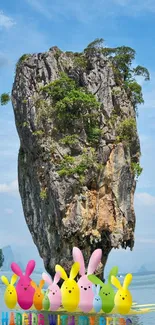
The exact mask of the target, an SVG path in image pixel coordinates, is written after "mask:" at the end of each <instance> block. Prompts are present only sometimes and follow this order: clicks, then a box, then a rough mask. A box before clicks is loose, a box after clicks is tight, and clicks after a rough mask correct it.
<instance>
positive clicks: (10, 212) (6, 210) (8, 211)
mask: <svg viewBox="0 0 155 325" xmlns="http://www.w3.org/2000/svg"><path fill="white" fill-rule="evenodd" d="M4 212H5V213H7V214H9V215H11V214H13V210H12V209H10V208H6V209H5V210H4Z"/></svg>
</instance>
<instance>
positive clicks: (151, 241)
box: [135, 238, 155, 244]
mask: <svg viewBox="0 0 155 325" xmlns="http://www.w3.org/2000/svg"><path fill="white" fill-rule="evenodd" d="M135 242H136V243H144V244H155V239H153V238H137V239H135Z"/></svg>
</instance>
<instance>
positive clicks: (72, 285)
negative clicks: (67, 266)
mask: <svg viewBox="0 0 155 325" xmlns="http://www.w3.org/2000/svg"><path fill="white" fill-rule="evenodd" d="M79 270H80V264H79V263H78V262H76V263H74V264H73V265H72V268H71V271H70V275H69V278H68V276H67V274H66V272H65V270H64V269H63V268H62V267H61V266H60V265H56V266H55V271H56V272H60V274H61V278H62V279H63V280H64V282H63V284H62V287H61V294H62V305H63V307H64V309H65V310H66V311H68V312H72V311H75V310H76V309H77V307H78V304H79V300H80V290H79V287H78V284H77V283H76V281H75V280H74V279H75V277H76V276H77V274H78V272H79Z"/></svg>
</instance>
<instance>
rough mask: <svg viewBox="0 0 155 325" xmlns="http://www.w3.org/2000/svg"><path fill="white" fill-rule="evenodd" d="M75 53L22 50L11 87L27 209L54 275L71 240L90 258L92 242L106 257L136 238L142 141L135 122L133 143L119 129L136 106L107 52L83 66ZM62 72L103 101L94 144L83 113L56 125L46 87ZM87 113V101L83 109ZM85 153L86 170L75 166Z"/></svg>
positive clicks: (67, 258)
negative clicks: (24, 53) (137, 177)
mask: <svg viewBox="0 0 155 325" xmlns="http://www.w3.org/2000/svg"><path fill="white" fill-rule="evenodd" d="M77 58H78V59H81V58H82V57H81V56H80V57H78V56H75V55H74V54H73V53H65V52H62V51H60V50H59V49H58V48H57V47H53V48H51V49H50V50H49V51H48V52H46V53H39V54H34V55H29V56H25V57H24V58H23V60H21V61H20V62H19V64H18V65H17V70H16V76H15V81H14V85H13V91H12V102H13V108H14V113H15V121H16V127H17V131H18V134H19V138H20V150H19V157H18V177H19V190H20V195H21V199H22V205H23V211H24V216H25V220H26V223H27V225H28V228H29V230H30V232H31V235H32V238H33V241H34V243H35V244H36V246H37V248H38V251H39V254H40V256H41V257H42V258H43V261H44V265H45V268H46V270H47V271H48V272H49V273H50V274H51V275H52V274H53V272H54V266H55V264H57V263H59V264H61V265H62V266H64V267H65V268H66V269H67V268H68V267H69V266H70V263H72V247H73V246H78V247H79V248H81V249H82V250H83V253H84V255H85V259H86V260H87V259H88V258H89V256H90V254H91V252H92V251H93V250H94V249H95V248H102V250H103V260H102V263H103V264H105V262H106V260H107V257H108V254H109V252H110V251H111V249H112V248H119V247H124V248H126V247H130V248H132V247H133V245H134V228H135V213H134V206H133V199H134V191H135V186H136V181H135V175H134V171H133V169H132V168H131V165H132V162H134V163H135V164H136V163H138V161H139V156H140V145H139V138H138V135H137V129H136V126H135V132H134V134H133V135H132V139H130V143H128V144H127V141H126V142H125V141H123V139H122V138H121V137H119V132H118V130H119V129H120V126H121V125H122V124H121V123H126V122H125V121H132V122H133V121H135V120H136V114H135V109H134V107H133V105H132V103H131V100H130V99H129V96H128V95H127V93H126V91H125V90H124V88H123V87H122V86H121V84H118V83H117V80H116V78H115V74H114V71H113V68H112V66H111V64H110V62H109V60H108V59H107V58H106V57H105V56H104V55H103V54H102V53H98V54H94V55H90V56H89V55H88V56H87V58H84V60H86V59H87V64H86V66H84V65H83V66H82V65H80V62H81V61H79V64H77V63H78V60H77ZM84 60H83V62H85V61H84ZM60 72H64V73H65V74H66V75H67V76H68V77H69V78H71V79H72V80H75V81H76V84H77V85H78V87H81V88H79V89H81V91H82V89H87V90H88V92H90V93H92V94H94V96H95V97H96V100H97V101H98V102H99V103H100V108H99V109H98V112H99V114H98V115H96V119H97V120H98V123H99V128H100V132H99V134H98V138H97V140H96V141H95V144H92V143H91V141H89V140H88V137H87V132H86V130H85V126H84V123H83V119H82V117H80V118H79V120H78V119H76V120H75V123H73V125H71V128H72V130H70V129H69V127H68V128H67V131H64V129H63V128H61V127H58V125H57V121H56V118H55V116H54V115H53V108H52V101H51V98H50V94H51V93H50V91H51V90H50V88H47V89H46V87H45V86H46V85H47V86H48V85H49V84H50V83H51V82H53V81H55V80H57V79H59V78H60ZM45 90H47V91H45ZM96 111H97V108H96V109H94V112H93V111H92V110H91V112H89V113H90V114H92V115H93V113H94V114H96ZM86 113H88V112H85V107H84V108H83V113H82V114H83V115H84V114H86ZM94 116H95V115H94ZM90 118H91V117H90ZM66 124H67V121H66ZM131 124H132V123H131ZM65 132H66V133H65ZM67 135H69V138H68V139H70V141H68V142H67V138H66V137H67ZM75 135H76V138H75V137H74V136H75ZM71 136H72V138H71ZM64 137H65V139H66V141H65V142H64V141H62V139H64ZM71 139H72V140H73V141H71ZM75 140H76V141H75ZM67 155H68V156H67ZM82 155H83V156H82ZM64 157H65V158H64ZM66 157H69V158H68V160H67V162H66V161H65V162H64V160H65V159H66ZM81 157H84V159H85V165H86V161H87V166H85V168H83V174H82V172H80V173H79V171H78V169H77V168H75V166H77V165H78V162H81V160H80V159H81ZM82 159H83V158H82ZM65 163H66V164H67V168H68V169H67V171H66V169H65V168H66V165H65ZM64 166H65V167H64ZM80 166H81V165H80ZM82 166H83V165H82ZM60 167H61V168H60ZM69 168H70V169H69ZM73 168H75V169H74V170H75V172H71V170H72V171H73ZM64 169H65V170H64ZM69 170H70V172H69Z"/></svg>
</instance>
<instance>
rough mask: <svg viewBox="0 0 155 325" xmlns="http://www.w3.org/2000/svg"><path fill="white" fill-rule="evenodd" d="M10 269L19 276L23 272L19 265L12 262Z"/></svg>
mask: <svg viewBox="0 0 155 325" xmlns="http://www.w3.org/2000/svg"><path fill="white" fill-rule="evenodd" d="M11 269H12V271H13V272H14V273H15V274H16V275H18V276H21V275H22V274H23V272H22V270H21V268H20V267H19V265H18V264H16V263H14V262H13V263H11Z"/></svg>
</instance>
